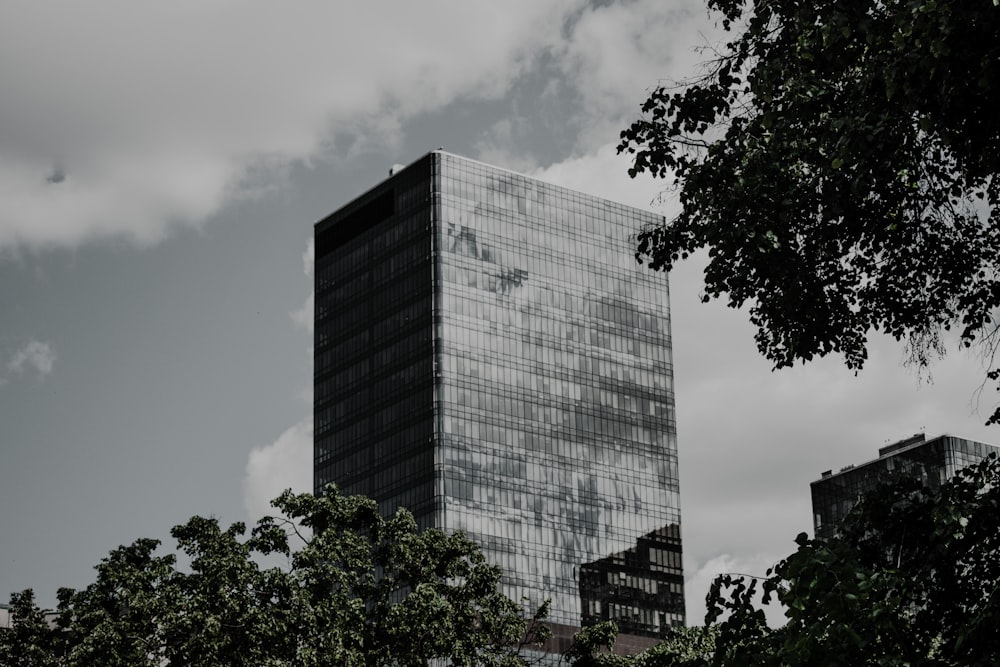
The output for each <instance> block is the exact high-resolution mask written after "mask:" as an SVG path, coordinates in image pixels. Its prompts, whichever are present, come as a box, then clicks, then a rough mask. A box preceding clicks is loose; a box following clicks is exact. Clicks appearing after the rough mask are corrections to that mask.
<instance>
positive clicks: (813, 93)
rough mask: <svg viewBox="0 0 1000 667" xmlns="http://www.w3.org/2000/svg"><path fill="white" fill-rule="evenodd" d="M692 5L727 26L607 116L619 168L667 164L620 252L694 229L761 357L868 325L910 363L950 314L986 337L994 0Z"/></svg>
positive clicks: (840, 349) (846, 349)
mask: <svg viewBox="0 0 1000 667" xmlns="http://www.w3.org/2000/svg"><path fill="white" fill-rule="evenodd" d="M708 5H709V7H710V8H711V9H712V10H715V11H717V12H718V13H719V14H720V16H721V21H722V26H723V27H724V28H725V30H726V31H727V32H728V33H729V34H731V35H732V38H731V41H729V42H728V43H726V44H724V45H723V46H722V47H721V48H720V50H719V51H717V52H716V55H717V57H716V58H715V59H714V60H712V61H711V62H710V63H708V70H707V71H706V74H705V75H704V76H703V77H701V78H699V79H697V80H695V81H693V82H690V83H688V84H686V85H681V86H679V87H676V88H668V87H660V88H657V89H656V90H654V91H653V92H652V94H651V95H650V96H649V99H648V100H647V101H646V103H645V105H644V106H643V117H642V118H641V119H640V120H638V121H636V122H635V123H633V124H632V126H631V127H629V128H628V129H627V130H625V131H624V132H622V140H621V143H620V145H619V152H627V153H629V154H631V155H632V157H633V159H634V164H633V167H632V168H631V169H630V173H631V174H632V175H633V176H634V175H636V174H638V173H640V172H649V173H651V174H653V175H655V176H659V177H669V178H673V179H675V184H676V186H677V190H678V193H679V198H680V204H681V210H680V213H679V214H678V215H677V217H676V218H674V219H672V220H671V221H669V222H668V223H667V224H666V225H664V226H662V227H658V228H655V229H648V230H646V231H645V232H644V233H642V234H641V235H640V237H639V244H638V252H637V257H638V258H640V260H645V261H647V262H648V263H649V265H650V266H652V267H653V268H656V269H669V268H670V267H671V266H672V264H673V263H674V262H676V261H677V260H678V259H680V258H683V257H686V256H687V255H689V254H690V253H692V252H694V251H695V250H698V249H700V248H706V247H707V248H708V254H709V264H708V267H707V269H706V271H705V297H704V298H705V299H709V298H718V297H720V296H722V295H723V294H725V295H727V298H728V302H729V305H731V306H733V307H740V306H742V305H744V304H748V305H749V308H750V317H751V321H752V322H753V324H754V325H756V326H757V327H758V333H757V344H758V347H759V349H760V350H761V352H762V353H763V354H764V355H766V356H767V357H768V358H769V359H771V360H772V361H773V362H774V364H775V366H776V367H782V366H789V365H791V364H793V363H794V362H795V361H796V360H809V359H811V358H813V357H815V356H822V355H826V354H829V353H840V354H842V355H844V357H845V359H846V362H847V364H848V366H849V367H851V368H860V367H861V366H862V364H863V363H864V360H865V358H866V344H867V336H868V333H869V332H870V331H872V330H876V331H883V332H886V333H888V334H890V335H892V336H894V337H895V338H896V339H897V340H899V339H902V340H905V341H906V342H907V344H908V345H909V349H910V351H911V357H912V359H913V360H914V361H915V362H916V363H918V364H926V363H927V362H928V360H929V359H930V358H931V357H933V356H934V354H935V353H939V352H940V351H941V332H942V331H943V330H946V329H949V328H951V327H953V326H955V327H957V328H958V329H959V330H960V334H961V337H962V340H963V343H964V344H966V345H971V344H972V343H973V342H974V341H977V340H980V341H981V340H983V339H990V340H988V341H987V343H988V344H990V343H993V342H994V341H995V339H996V337H995V336H994V333H995V332H996V322H995V319H994V315H995V313H996V312H997V308H998V306H1000V219H998V209H997V204H998V201H1000V180H998V170H1000V113H998V111H997V110H998V109H1000V7H998V6H997V5H998V3H997V2H996V1H995V0H847V1H842V0H836V1H835V0H819V1H818V2H800V1H799V0H755V1H754V2H750V1H749V0H709V2H708ZM994 345H995V343H994ZM991 349H992V348H991ZM992 375H993V379H997V375H998V374H997V373H996V372H994V373H993V374H992ZM998 416H1000V411H998V413H996V414H994V420H995V419H996V418H997V417H998Z"/></svg>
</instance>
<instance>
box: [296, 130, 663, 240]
mask: <svg viewBox="0 0 1000 667" xmlns="http://www.w3.org/2000/svg"><path fill="white" fill-rule="evenodd" d="M431 155H448V156H450V157H454V158H458V159H459V160H465V161H466V162H474V163H475V164H479V165H482V166H484V167H489V168H490V169H497V170H499V171H503V172H507V173H508V174H512V175H514V176H521V177H522V178H527V179H530V180H532V181H538V182H539V183H545V184H546V185H551V186H553V187H556V188H562V189H563V190H568V191H570V192H575V193H577V194H580V195H583V196H585V197H592V198H593V199H599V200H602V201H608V202H612V203H614V204H617V205H619V206H624V207H625V208H628V209H632V210H633V211H641V212H643V213H648V214H651V215H655V216H657V217H660V218H663V219H664V220H665V219H666V216H665V215H663V214H661V213H657V212H655V211H651V210H649V209H646V208H640V207H638V206H633V205H631V204H626V203H625V202H621V201H618V200H615V199H609V198H607V197H601V196H599V195H595V194H591V193H589V192H584V191H583V190H578V189H576V188H570V187H567V186H565V185H559V184H558V183H553V182H551V181H546V180H542V179H540V178H537V177H535V176H529V175H528V174H525V173H523V172H520V171H514V170H513V169H508V168H507V167H501V166H499V165H495V164H490V163H489V162H483V161H482V160H477V159H475V158H471V157H466V156H464V155H459V154H458V153H452V152H451V151H446V150H444V149H443V148H437V149H435V150H432V151H428V152H426V153H423V154H422V155H420V157H418V158H417V159H415V160H412V161H410V162H408V163H407V164H406V165H405V166H403V167H402V168H400V169H399V170H398V171H392V172H391V173H389V175H388V176H386V177H385V178H383V179H382V180H380V181H379V182H378V183H376V184H375V185H373V186H371V187H370V188H368V189H367V190H365V191H364V192H362V193H361V194H359V195H358V196H356V197H352V198H351V199H349V200H348V201H346V202H344V203H343V204H341V205H340V206H337V207H336V208H334V209H333V210H334V212H336V211H339V210H340V209H342V208H344V207H346V206H350V205H351V204H352V203H354V202H355V201H357V200H359V199H361V198H362V197H364V196H365V195H367V194H368V193H369V192H372V191H374V190H377V189H378V188H380V187H382V185H383V184H385V182H386V181H388V180H391V179H393V178H396V177H397V176H399V174H401V173H403V172H405V171H406V170H407V169H409V168H410V167H412V166H413V165H415V164H417V163H419V162H420V161H421V160H424V159H426V158H427V157H429V156H431ZM390 171H391V170H390ZM387 173H388V172H387ZM329 217H330V215H329V214H327V215H325V216H323V217H322V218H320V219H319V220H317V221H316V222H314V223H313V227H315V226H316V225H319V224H321V223H323V222H324V221H326V220H327V219H328V218H329Z"/></svg>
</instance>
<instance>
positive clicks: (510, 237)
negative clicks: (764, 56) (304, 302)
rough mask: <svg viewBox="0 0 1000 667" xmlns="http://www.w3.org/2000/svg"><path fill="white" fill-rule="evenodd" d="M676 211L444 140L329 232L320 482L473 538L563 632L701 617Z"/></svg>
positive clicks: (653, 630)
mask: <svg viewBox="0 0 1000 667" xmlns="http://www.w3.org/2000/svg"><path fill="white" fill-rule="evenodd" d="M661 222H662V218H661V217H660V216H657V215H654V214H652V213H648V212H645V211H641V210H637V209H634V208H630V207H627V206H623V205H620V204H616V203H612V202H609V201H605V200H602V199H598V198H596V197H592V196H589V195H586V194H582V193H579V192H574V191H571V190H568V189H565V188H561V187H556V186H553V185H549V184H546V183H542V182H540V181H537V180H534V179H532V178H528V177H526V176H522V175H520V174H516V173H512V172H510V171H506V170H504V169H499V168H496V167H491V166H489V165H486V164H482V163H480V162H476V161H474V160H469V159H466V158H462V157H458V156H456V155H452V154H449V153H446V152H443V151H434V152H432V153H430V154H428V155H426V156H424V157H423V158H421V159H420V160H418V161H417V162H415V163H413V164H411V165H409V166H408V167H406V168H404V169H402V170H401V171H398V172H397V173H394V174H393V175H392V176H391V177H390V178H388V179H387V180H385V181H383V182H382V183H381V184H379V185H377V186H375V187H374V188H372V189H371V190H369V191H368V192H367V193H365V194H363V195H361V196H360V197H358V198H357V199H355V200H354V201H352V202H350V203H349V204H347V205H345V206H344V207H343V208H341V209H340V210H338V211H336V212H335V213H333V214H332V215H330V216H329V217H328V218H326V219H324V220H322V221H321V222H319V223H317V225H316V229H315V233H316V329H315V332H316V333H315V336H316V338H315V344H316V345H315V355H316V357H315V461H314V463H315V468H314V482H315V486H316V488H317V489H318V488H320V487H322V486H323V485H325V484H327V483H329V482H336V483H337V484H338V485H339V486H340V487H341V489H342V490H343V491H344V492H346V493H361V494H365V495H368V496H371V497H373V498H375V499H376V500H377V501H378V503H379V507H380V509H381V511H383V512H384V513H387V514H388V513H391V512H393V511H394V510H395V509H396V508H397V507H400V506H404V507H407V508H409V509H410V510H411V511H412V512H413V514H414V515H415V517H416V519H417V521H418V523H419V524H420V525H422V526H426V527H429V526H434V527H439V528H443V529H447V530H463V531H465V532H466V533H468V534H469V535H470V536H471V537H472V538H473V539H475V540H476V541H477V542H478V543H479V544H480V545H481V546H482V547H483V550H484V552H485V554H486V557H487V558H488V559H489V560H490V561H491V562H493V563H495V564H497V565H499V566H500V567H502V569H503V572H504V580H503V586H504V588H505V590H504V592H505V593H506V594H507V595H508V596H509V597H511V598H512V599H514V600H520V599H522V598H526V599H527V600H529V601H530V604H533V605H537V604H540V603H541V602H542V601H544V600H545V599H546V598H551V600H552V606H551V615H550V620H551V621H552V622H553V625H554V630H555V631H556V634H557V635H558V636H561V637H562V638H563V639H565V638H566V637H568V636H570V635H571V633H572V632H573V631H575V629H576V628H578V627H580V625H581V623H582V622H593V621H596V620H600V619H605V618H614V619H616V620H619V622H622V621H624V623H623V627H627V628H628V631H629V633H630V634H632V635H634V637H635V638H636V639H639V638H643V637H645V638H656V637H659V636H662V634H663V633H664V632H665V631H666V629H667V628H668V627H669V626H672V625H683V623H684V596H683V590H682V584H683V577H682V569H681V539H680V502H679V494H678V481H677V442H676V426H675V420H674V393H673V371H672V361H671V351H670V310H669V305H668V292H667V278H666V276H665V275H664V274H662V273H656V272H653V271H650V270H649V269H647V268H644V267H641V266H639V265H638V264H637V263H636V261H635V259H634V253H635V250H634V237H635V234H636V233H637V232H638V231H639V230H640V229H641V228H642V227H643V226H644V225H650V224H659V223H661ZM649 643H652V640H650V641H648V642H646V644H647V645H648V644H649ZM639 644H642V642H641V641H639V642H638V643H637V646H638V645H639ZM560 647H563V648H564V647H565V643H563V644H562V645H560V644H558V643H557V644H556V645H555V646H554V648H557V649H558V648H560Z"/></svg>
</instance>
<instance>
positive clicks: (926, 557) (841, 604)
mask: <svg viewBox="0 0 1000 667" xmlns="http://www.w3.org/2000/svg"><path fill="white" fill-rule="evenodd" d="M796 543H797V549H796V551H795V552H794V553H792V554H791V555H790V556H789V557H788V558H786V559H784V560H783V561H781V562H780V563H778V564H777V565H776V566H775V567H774V568H772V570H770V571H769V572H768V573H767V575H766V576H765V577H760V578H753V577H748V576H745V575H726V576H722V577H719V578H718V579H716V581H715V582H714V583H713V585H712V588H711V590H710V592H709V594H708V598H707V602H708V614H707V618H706V622H707V623H708V625H707V626H706V627H703V628H689V629H687V630H686V631H685V632H682V633H674V634H673V635H671V637H670V638H669V639H668V641H667V642H665V643H664V644H663V645H660V646H657V647H655V648H654V649H652V650H650V651H647V652H646V653H644V654H642V655H640V656H636V657H629V658H623V657H618V656H612V655H608V654H601V653H600V652H599V651H598V650H596V649H597V648H599V647H600V646H601V645H602V644H607V643H609V641H611V640H612V639H613V636H614V635H613V633H610V634H609V633H608V632H607V631H606V630H605V631H603V634H602V631H601V630H591V631H590V636H589V637H586V638H585V639H589V640H590V641H589V642H585V643H584V645H583V646H582V647H581V648H582V649H583V650H578V651H577V655H576V658H577V662H576V663H575V664H577V665H580V667H584V666H585V665H594V666H599V667H709V666H711V667H751V666H755V667H812V666H814V665H823V666H824V667H838V666H843V667H848V666H850V667H857V666H868V665H871V666H872V667H875V666H878V667H887V666H890V665H899V666H902V665H907V666H910V667H972V666H986V665H996V664H997V656H1000V635H998V634H997V631H996V629H997V627H998V624H1000V459H998V458H997V457H996V456H993V457H990V458H988V459H986V460H984V461H982V462H980V463H978V464H976V465H974V466H971V467H969V468H966V469H964V470H962V471H960V472H959V473H958V475H957V476H956V477H955V478H954V479H953V480H951V481H949V482H947V483H945V484H943V485H941V487H940V488H938V489H935V490H931V489H929V488H927V487H925V486H923V485H922V484H921V483H920V481H919V480H915V479H912V478H903V479H899V480H896V481H895V482H894V483H891V484H889V485H887V486H883V487H881V488H879V489H877V490H876V491H874V492H873V493H871V494H869V495H868V496H867V497H866V498H865V499H864V500H863V501H862V502H861V503H860V504H859V505H858V506H857V507H856V508H855V509H854V510H853V512H852V513H851V514H850V515H849V516H848V517H847V519H846V520H845V522H844V524H843V526H842V528H841V530H840V532H839V533H838V535H837V536H836V537H834V538H831V539H829V540H814V539H809V538H808V537H807V536H806V535H805V534H804V533H803V534H801V535H799V536H798V538H797V539H796ZM760 593H763V599H762V600H761V598H760ZM773 602H778V603H780V604H781V605H782V607H783V608H784V611H785V618H786V623H785V625H783V626H782V627H780V628H771V627H769V626H768V625H767V622H766V620H765V616H764V612H763V609H762V606H761V605H762V603H763V604H770V603H773Z"/></svg>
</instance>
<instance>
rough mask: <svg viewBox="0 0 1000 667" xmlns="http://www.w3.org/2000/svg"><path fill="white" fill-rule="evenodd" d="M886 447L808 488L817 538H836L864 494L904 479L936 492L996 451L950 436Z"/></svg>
mask: <svg viewBox="0 0 1000 667" xmlns="http://www.w3.org/2000/svg"><path fill="white" fill-rule="evenodd" d="M896 446H898V445H895V446H890V447H888V448H886V449H887V450H891V451H885V450H883V453H882V455H881V456H880V457H879V458H877V459H875V460H874V461H869V462H868V463H864V464H861V465H858V466H847V467H845V468H843V469H842V470H841V471H840V472H838V473H837V474H835V475H834V474H831V475H826V476H824V477H823V478H822V479H819V480H817V481H815V482H813V483H812V484H811V491H812V506H813V528H814V534H815V535H816V537H817V538H821V539H829V538H831V537H833V536H834V535H836V533H837V528H838V526H839V525H840V522H841V521H843V520H844V518H845V517H846V516H847V515H848V514H849V513H850V511H851V510H852V509H853V508H854V506H855V505H857V503H858V501H859V500H861V498H862V496H864V494H866V493H868V492H869V491H872V490H874V489H875V487H877V486H878V485H879V484H882V483H885V482H888V481H891V480H892V479H893V478H896V477H900V476H905V477H913V478H916V479H919V480H920V481H921V482H922V483H923V484H925V485H926V486H928V487H930V488H932V489H936V488H938V487H939V486H941V484H943V483H944V482H946V481H948V480H949V479H951V478H952V477H954V476H955V473H956V472H958V471H959V470H961V469H962V468H964V467H966V466H969V465H972V464H973V463H977V462H979V461H981V460H982V459H984V458H986V457H987V456H988V455H990V454H992V453H1000V448H997V447H995V446H993V445H988V444H986V443H983V442H976V441H975V440H966V439H965V438H957V437H954V436H950V435H944V436H939V437H937V438H933V439H931V440H926V441H925V440H924V439H923V437H922V436H920V437H919V438H918V439H917V442H915V443H914V444H910V445H907V446H906V447H903V448H900V449H895V447H896Z"/></svg>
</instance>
